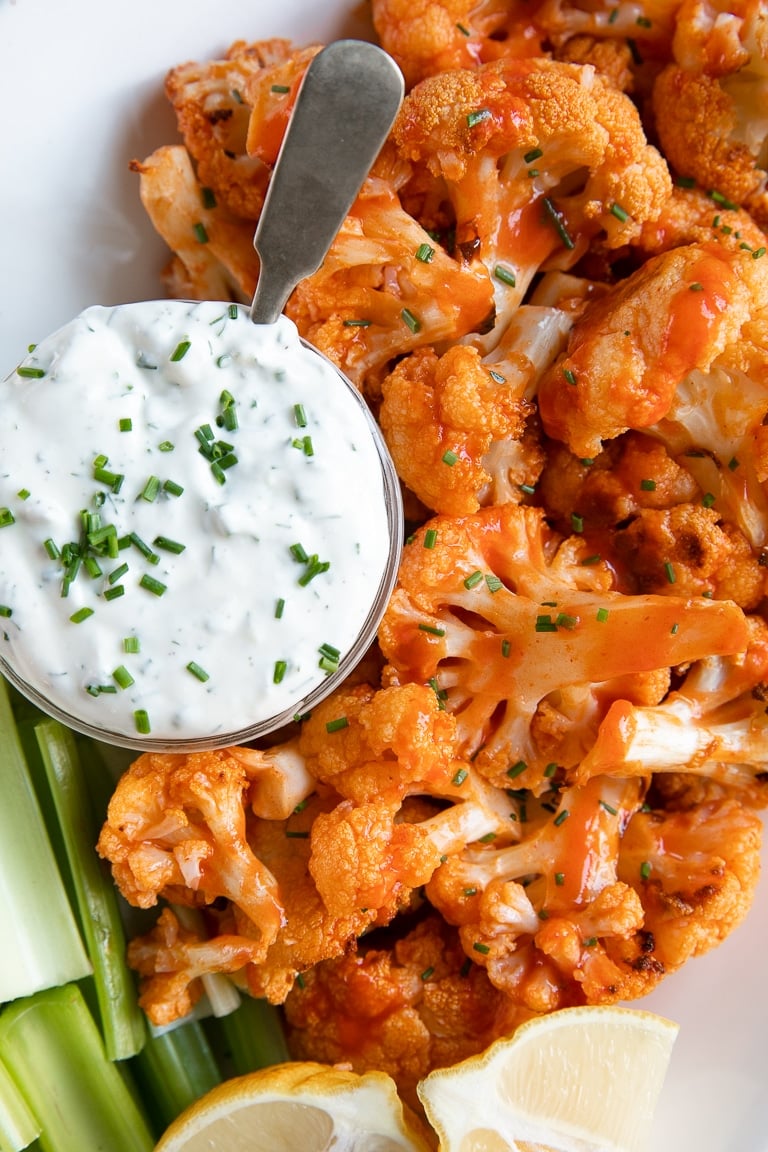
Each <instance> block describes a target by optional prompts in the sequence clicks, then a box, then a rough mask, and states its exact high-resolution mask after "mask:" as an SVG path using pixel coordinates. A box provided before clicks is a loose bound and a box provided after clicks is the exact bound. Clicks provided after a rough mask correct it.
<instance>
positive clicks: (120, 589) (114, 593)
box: [104, 584, 125, 600]
mask: <svg viewBox="0 0 768 1152" xmlns="http://www.w3.org/2000/svg"><path fill="white" fill-rule="evenodd" d="M124 595H125V585H124V584H113V585H112V587H111V588H105V589H104V599H105V600H119V599H120V597H121V596H124Z"/></svg>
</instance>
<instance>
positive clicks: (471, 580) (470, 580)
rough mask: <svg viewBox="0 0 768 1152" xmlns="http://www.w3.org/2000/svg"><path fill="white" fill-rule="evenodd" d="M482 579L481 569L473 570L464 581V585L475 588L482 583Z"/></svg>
mask: <svg viewBox="0 0 768 1152" xmlns="http://www.w3.org/2000/svg"><path fill="white" fill-rule="evenodd" d="M482 579H483V574H482V572H479V571H478V572H473V573H472V575H471V576H467V578H466V580H465V581H464V587H465V588H475V587H477V585H478V584H480V583H481V582H482Z"/></svg>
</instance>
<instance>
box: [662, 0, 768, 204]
mask: <svg viewBox="0 0 768 1152" xmlns="http://www.w3.org/2000/svg"><path fill="white" fill-rule="evenodd" d="M672 47H673V53H674V57H675V60H674V62H673V63H671V64H669V65H667V67H666V68H665V69H664V70H663V71H662V72H661V74H660V75H659V76H658V77H657V79H656V82H655V84H654V89H653V108H654V115H655V120H656V130H657V132H658V135H659V139H660V141H661V146H662V148H663V150H664V153H665V155H666V156H667V159H668V160H669V162H670V164H671V165H672V167H673V168H675V169H676V170H677V171H678V172H680V173H681V174H683V175H685V176H690V177H693V178H695V179H696V180H698V182H699V183H700V184H701V185H702V187H704V188H713V189H716V190H717V191H718V193H719V194H720V195H721V196H722V197H723V198H724V199H725V200H726V201H732V202H734V203H736V204H744V205H746V206H748V207H750V208H751V209H752V211H754V212H756V213H757V215H758V218H759V220H760V222H761V223H763V224H765V223H766V222H768V200H767V199H766V192H765V167H766V163H767V162H768V31H766V17H765V10H764V7H763V5H762V4H761V3H759V0H741V2H739V3H736V4H730V5H729V7H728V8H726V7H725V6H723V5H722V4H721V3H719V2H718V0H684V3H683V4H682V5H681V7H680V10H679V12H678V17H677V26H676V29H675V35H674V39H673V43H672Z"/></svg>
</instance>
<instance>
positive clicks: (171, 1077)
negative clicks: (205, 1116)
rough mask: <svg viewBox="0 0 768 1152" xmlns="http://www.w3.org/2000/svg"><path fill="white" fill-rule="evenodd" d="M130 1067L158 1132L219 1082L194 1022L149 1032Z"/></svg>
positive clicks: (217, 1071)
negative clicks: (149, 1107) (153, 1032)
mask: <svg viewBox="0 0 768 1152" xmlns="http://www.w3.org/2000/svg"><path fill="white" fill-rule="evenodd" d="M129 1067H130V1069H131V1071H132V1072H133V1074H134V1076H135V1078H136V1082H137V1084H138V1086H139V1087H140V1089H141V1094H142V1099H143V1100H144V1102H145V1104H147V1106H151V1112H152V1118H153V1120H155V1122H156V1124H157V1125H158V1132H162V1131H164V1130H165V1128H167V1127H168V1125H169V1124H170V1122H171V1121H172V1120H175V1119H176V1117H177V1116H178V1115H179V1113H180V1112H183V1111H184V1109H185V1108H187V1107H188V1106H189V1105H190V1104H192V1103H193V1102H194V1101H195V1100H197V1099H198V1098H199V1097H200V1096H202V1095H203V1094H204V1093H205V1092H208V1091H209V1090H210V1089H211V1088H213V1087H215V1085H216V1084H220V1083H221V1080H222V1074H221V1071H220V1069H219V1066H218V1064H217V1062H216V1058H215V1057H214V1055H213V1052H212V1050H211V1046H210V1044H209V1043H208V1038H207V1037H206V1035H205V1032H204V1031H203V1028H202V1026H201V1024H200V1022H199V1021H196V1020H193V1021H188V1022H187V1023H185V1024H180V1025H178V1027H175V1028H171V1029H169V1030H168V1031H165V1032H160V1033H158V1034H156V1035H153V1034H152V1033H151V1032H150V1034H149V1036H148V1037H147V1041H146V1043H145V1045H144V1047H143V1048H142V1050H141V1052H140V1053H139V1054H138V1056H136V1057H135V1058H134V1059H133V1060H131V1061H130V1064H129Z"/></svg>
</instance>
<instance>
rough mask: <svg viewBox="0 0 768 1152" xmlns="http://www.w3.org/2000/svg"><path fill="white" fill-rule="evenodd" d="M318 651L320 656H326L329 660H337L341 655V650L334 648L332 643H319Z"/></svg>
mask: <svg viewBox="0 0 768 1152" xmlns="http://www.w3.org/2000/svg"><path fill="white" fill-rule="evenodd" d="M318 652H319V653H320V654H321V655H322V656H328V657H329V659H331V660H338V659H339V657H340V656H341V652H340V651H339V649H338V648H334V646H333V644H321V645H320V647H319V648H318Z"/></svg>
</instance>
